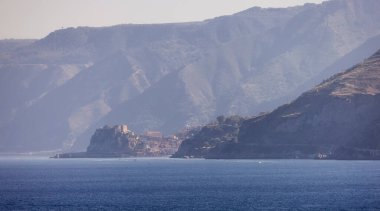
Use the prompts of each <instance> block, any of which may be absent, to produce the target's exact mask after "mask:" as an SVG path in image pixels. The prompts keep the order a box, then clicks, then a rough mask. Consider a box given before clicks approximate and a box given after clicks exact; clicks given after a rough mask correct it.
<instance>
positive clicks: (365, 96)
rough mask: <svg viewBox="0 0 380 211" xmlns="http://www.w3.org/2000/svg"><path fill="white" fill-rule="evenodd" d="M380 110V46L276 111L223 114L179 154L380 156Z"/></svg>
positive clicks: (221, 156) (226, 155) (200, 155)
mask: <svg viewBox="0 0 380 211" xmlns="http://www.w3.org/2000/svg"><path fill="white" fill-rule="evenodd" d="M379 110H380V50H378V51H377V52H376V53H375V54H374V55H373V56H371V57H370V58H368V59H366V60H364V61H363V62H361V63H359V64H357V65H355V66H354V67H352V68H351V69H349V70H347V71H345V72H342V73H339V74H336V75H334V76H333V77H331V78H329V79H328V80H325V81H324V82H323V83H321V84H319V85H318V86H316V87H314V88H313V89H311V90H309V91H307V92H305V93H303V94H302V95H301V96H300V97H298V98H297V99H296V100H294V101H293V102H291V103H289V104H285V105H282V106H280V107H279V108H277V109H275V110H274V111H273V112H270V113H266V114H262V115H259V116H256V117H252V118H247V119H243V118H237V117H230V118H222V117H218V122H217V123H214V124H209V125H207V126H205V127H203V128H202V129H201V130H200V132H198V133H196V134H195V135H194V136H193V137H190V138H189V139H187V140H185V141H184V142H182V144H181V146H180V148H179V150H178V152H177V153H176V154H175V155H174V156H175V157H184V156H188V157H206V158H315V157H316V156H319V157H318V158H323V159H328V158H329V159H380V112H379ZM231 119H234V120H235V121H231Z"/></svg>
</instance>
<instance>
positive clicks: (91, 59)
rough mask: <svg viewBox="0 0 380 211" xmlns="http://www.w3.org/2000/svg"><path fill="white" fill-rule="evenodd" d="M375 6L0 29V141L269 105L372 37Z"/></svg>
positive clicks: (47, 139)
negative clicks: (31, 37) (18, 33)
mask: <svg viewBox="0 0 380 211" xmlns="http://www.w3.org/2000/svg"><path fill="white" fill-rule="evenodd" d="M378 8H380V2H379V1H377V0H366V1H359V0H357V1H355V0H333V1H328V2H324V3H322V4H320V5H314V4H306V5H304V6H300V7H293V8H283V9H260V8H251V9H248V10H246V11H243V12H240V13H237V14H235V15H232V16H224V17H219V18H215V19H212V20H206V21H203V22H194V23H183V24H157V25H119V26H113V27H104V28H89V27H80V28H69V29H64V30H58V31H55V32H52V33H51V34H50V35H49V36H47V37H45V38H43V39H41V40H36V41H1V42H0V86H1V89H0V90H1V91H0V96H1V99H3V100H2V103H1V104H0V134H1V139H0V141H1V142H0V144H1V145H0V150H1V151H29V150H32V151H33V150H52V149H61V148H64V149H68V148H71V147H74V149H82V150H83V149H84V148H85V147H86V146H87V145H88V143H89V138H90V137H91V135H92V133H93V132H94V131H95V129H96V128H98V127H102V126H103V125H105V124H109V125H114V124H122V123H127V124H128V126H129V127H130V128H132V129H133V130H135V131H138V132H141V131H144V130H160V131H163V132H164V133H166V134H170V133H173V132H175V131H177V130H179V129H181V128H183V127H185V126H186V125H189V126H193V125H199V124H205V123H207V122H209V121H210V120H211V119H214V118H215V117H216V116H217V115H220V114H224V115H232V114H239V115H254V114H257V113H258V112H261V111H268V110H271V109H273V108H275V107H276V106H278V105H280V104H281V103H284V102H288V101H289V100H290V99H292V98H293V97H294V96H296V95H298V94H299V93H302V92H303V91H305V90H307V89H308V88H310V87H312V86H313V85H315V84H316V83H319V82H320V81H322V80H323V79H325V78H326V75H332V74H334V73H337V72H338V71H341V70H342V69H345V68H348V67H350V66H352V65H354V64H355V63H357V62H359V61H361V60H362V59H364V58H366V57H368V56H370V55H371V54H373V53H374V52H375V51H376V50H377V49H379V48H380V22H379V21H378V20H380V13H379V12H378Z"/></svg>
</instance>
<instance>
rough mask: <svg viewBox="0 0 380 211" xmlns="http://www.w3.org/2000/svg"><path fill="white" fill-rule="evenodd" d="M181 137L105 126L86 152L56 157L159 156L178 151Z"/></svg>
mask: <svg viewBox="0 0 380 211" xmlns="http://www.w3.org/2000/svg"><path fill="white" fill-rule="evenodd" d="M180 142H181V141H180V139H179V138H178V137H176V136H174V135H173V136H170V137H163V136H162V135H161V133H160V132H148V133H146V134H143V135H138V134H136V133H134V132H133V131H130V130H128V127H127V125H116V126H113V127H110V126H104V127H103V128H99V129H97V130H96V131H95V133H94V134H93V135H92V137H91V141H90V145H89V146H88V147H87V151H86V152H77V153H62V154H56V155H55V156H54V158H108V157H158V156H168V155H171V154H173V153H174V152H176V151H177V149H178V147H179V145H180Z"/></svg>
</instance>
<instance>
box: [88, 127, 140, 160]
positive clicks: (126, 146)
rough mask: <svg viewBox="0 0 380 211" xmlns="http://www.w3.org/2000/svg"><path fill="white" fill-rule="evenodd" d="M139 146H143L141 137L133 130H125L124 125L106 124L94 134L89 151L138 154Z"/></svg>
mask: <svg viewBox="0 0 380 211" xmlns="http://www.w3.org/2000/svg"><path fill="white" fill-rule="evenodd" d="M139 148H143V143H142V142H141V140H139V137H138V136H137V135H136V134H134V133H133V132H131V131H125V130H123V126H122V125H117V126H114V127H109V126H104V127H103V128H100V129H97V130H96V131H95V133H94V135H92V137H91V140H90V145H89V146H88V147H87V153H89V154H125V155H128V156H136V155H137V153H136V152H137V150H138V149H139Z"/></svg>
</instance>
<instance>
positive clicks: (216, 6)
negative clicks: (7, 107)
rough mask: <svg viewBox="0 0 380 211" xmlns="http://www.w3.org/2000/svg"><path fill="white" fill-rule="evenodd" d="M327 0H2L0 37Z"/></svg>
mask: <svg viewBox="0 0 380 211" xmlns="http://www.w3.org/2000/svg"><path fill="white" fill-rule="evenodd" d="M322 1H324V0H0V39H9V38H16V39H30V38H33V39H36V38H42V37H45V36H46V35H48V34H49V33H50V32H52V31H54V30H57V29H61V28H68V27H77V26H111V25H117V24H126V23H172V22H189V21H201V20H205V19H209V18H213V17H217V16H221V15H230V14H234V13H236V12H239V11H242V10H245V9H248V8H250V7H253V6H259V7H289V6H295V5H303V4H304V3H307V2H309V3H321V2H322Z"/></svg>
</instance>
